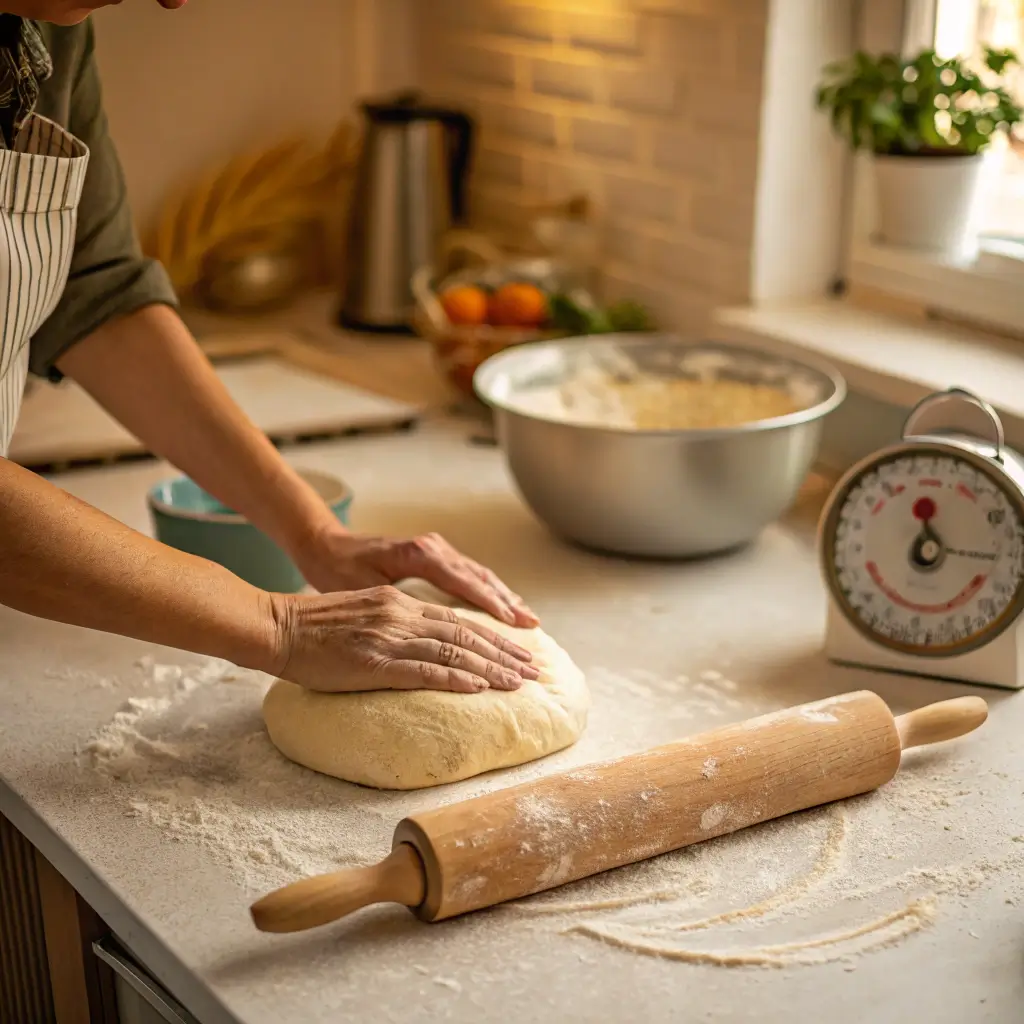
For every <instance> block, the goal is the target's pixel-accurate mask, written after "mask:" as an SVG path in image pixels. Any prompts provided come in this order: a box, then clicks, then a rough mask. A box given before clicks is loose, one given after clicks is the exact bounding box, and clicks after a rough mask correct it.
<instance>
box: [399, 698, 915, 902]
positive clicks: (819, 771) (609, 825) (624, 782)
mask: <svg viewBox="0 0 1024 1024" xmlns="http://www.w3.org/2000/svg"><path fill="white" fill-rule="evenodd" d="M899 763H900V737H899V733H898V731H897V729H896V726H895V723H894V721H893V716H892V713H891V712H890V710H889V708H888V707H887V705H886V704H885V702H884V701H883V700H882V699H881V698H880V697H878V696H876V695H875V694H873V693H869V692H859V693H852V694H845V695H843V696H842V697H838V698H832V699H829V700H824V701H820V702H818V703H816V704H809V705H803V706H802V707H799V708H793V709H790V710H786V711H780V712H776V713H774V714H770V715H765V716H763V717H761V718H755V719H751V720H748V721H745V722H741V723H738V724H737V725H734V726H728V727H726V728H724V729H716V730H715V731H714V732H711V733H705V734H701V735H698V736H693V737H691V738H689V739H686V740H683V741H681V742H679V743H672V744H669V745H667V746H663V747H658V748H657V749H655V750H651V751H648V752H647V753H643V754H632V755H628V756H626V757H622V758H618V759H617V760H614V761H608V762H604V763H602V764H595V765H588V766H587V767H585V768H581V769H578V770H576V771H570V772H566V773H563V774H560V775H554V776H551V777H549V778H547V779H541V780H538V781H534V782H529V783H524V784H523V785H520V786H516V787H513V788H511V789H504V790H499V791H497V792H494V793H488V794H486V795H484V796H480V797H476V798H475V799H473V800H467V801H465V802H462V803H458V804H453V805H450V806H448V807H441V808H438V809H436V810H433V811H426V812H424V813H422V814H417V815H413V816H412V817H410V818H406V819H405V820H403V821H402V822H400V823H399V825H398V828H397V829H396V831H395V837H394V845H395V846H396V847H397V846H398V844H400V843H409V844H411V845H412V846H413V847H414V848H415V849H416V851H417V852H418V853H419V855H420V857H421V858H422V861H423V866H424V869H425V872H426V879H427V885H426V898H425V900H424V901H423V903H422V904H421V905H420V906H419V907H418V908H416V913H417V914H418V915H419V916H420V917H421V918H423V919H424V920H427V921H436V920H441V919H443V918H446V917H452V916H454V915H456V914H463V913H466V912H467V911H471V910H478V909H480V908H482V907H486V906H491V905H493V904H495V903H501V902H503V901H505V900H509V899H515V898H518V897H521V896H525V895H528V894H531V893H535V892H540V891H542V890H544V889H550V888H552V887H554V886H557V885H562V884H564V883H566V882H571V881H575V880H576V879H579V878H585V877H586V876H588V875H593V874H597V873H598V872H600V871H607V870H609V869H610V868H615V867H619V866H621V865H624V864H631V863H633V862H635V861H638V860H643V859H644V858H647V857H653V856H656V855H657V854H660V853H665V852H667V851H669V850H674V849H677V848H679V847H681V846H688V845H690V844H691V843H698V842H701V841H703V840H705V839H711V838H714V837H715V836H718V835H723V834H725V833H727V832H734V831H736V830H737V829H739V828H744V827H746V826H748V825H753V824H756V823H758V822H761V821H767V820H769V819H771V818H777V817H780V816H781V815H784V814H791V813H792V812H794V811H800V810H804V809H805V808H808V807H815V806H817V805H818V804H823V803H828V802H830V801H833V800H840V799H844V798H846V797H850V796H856V795H858V794H860V793H866V792H869V791H870V790H873V789H876V788H877V787H878V786H881V785H883V784H884V783H886V782H888V781H889V780H890V779H891V778H892V777H893V776H894V775H895V774H896V771H897V769H898V768H899Z"/></svg>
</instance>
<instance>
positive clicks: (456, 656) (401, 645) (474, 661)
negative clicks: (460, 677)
mask: <svg viewBox="0 0 1024 1024" xmlns="http://www.w3.org/2000/svg"><path fill="white" fill-rule="evenodd" d="M394 657H396V658H397V659H399V660H400V661H419V662H424V663H426V664H431V665H440V666H442V667H444V668H449V669H453V670H455V671H458V672H465V673H468V674H470V675H473V676H476V677H478V678H480V679H482V680H484V683H485V685H486V686H490V687H492V688H493V689H495V690H518V689H519V687H520V686H522V685H523V678H524V677H523V674H522V673H521V672H520V671H519V670H517V669H515V668H513V667H511V665H504V664H502V663H501V662H500V661H492V660H491V659H490V658H488V657H485V656H484V655H482V654H477V653H476V652H475V651H471V650H468V649H467V648H465V647H460V646H459V645H457V644H455V643H452V642H451V641H449V640H438V639H427V638H422V639H417V640H402V641H399V642H398V643H397V644H395V645H394ZM505 657H506V658H507V655H506V656H505ZM509 660H510V661H511V659H509ZM521 667H522V668H524V669H528V668H529V666H526V665H523V666H521Z"/></svg>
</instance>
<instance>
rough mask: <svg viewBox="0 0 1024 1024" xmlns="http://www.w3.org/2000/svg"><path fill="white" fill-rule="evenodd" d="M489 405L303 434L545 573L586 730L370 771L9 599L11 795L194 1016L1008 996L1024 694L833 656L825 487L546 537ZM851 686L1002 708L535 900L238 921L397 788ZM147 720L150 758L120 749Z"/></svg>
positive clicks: (721, 1015) (653, 1013)
mask: <svg viewBox="0 0 1024 1024" xmlns="http://www.w3.org/2000/svg"><path fill="white" fill-rule="evenodd" d="M472 430H473V427H472V425H470V424H466V423H459V422H453V421H435V422H428V423H426V424H424V425H423V426H422V427H421V428H420V429H419V430H418V431H416V432H414V433H412V434H407V435H391V436H377V437H360V438H354V439H350V440H346V441H343V442H336V443H330V444H324V445H317V446H308V447H305V448H302V449H299V450H294V451H293V452H291V453H290V457H292V458H293V459H294V461H296V463H297V464H300V465H304V466H308V467H311V468H316V469H322V470H326V471H330V472H334V473H337V474H338V475H340V476H342V477H343V478H345V479H346V480H347V481H348V482H349V483H350V484H351V485H352V486H353V488H354V490H355V495H356V498H355V504H354V516H355V525H356V526H357V528H359V529H364V530H373V531H380V532H388V533H412V532H421V531H426V530H437V531H439V532H441V533H443V534H445V535H446V536H447V537H448V538H449V539H450V540H451V541H452V542H453V543H454V544H456V545H458V546H459V547H461V548H462V549H464V550H466V551H467V552H468V553H470V554H472V555H473V556H474V557H476V558H478V559H480V560H481V561H484V562H486V563H487V564H489V565H491V566H492V567H493V568H494V569H495V570H496V571H498V572H499V573H500V574H501V575H502V576H504V577H505V578H506V579H507V580H508V581H509V582H510V583H511V584H512V585H513V586H514V587H516V588H517V589H519V590H520V591H521V592H522V593H523V594H525V595H526V596H527V597H528V599H529V600H530V602H531V603H532V605H533V606H534V607H535V608H536V609H537V611H538V612H539V613H540V614H541V615H542V617H543V620H544V624H545V627H546V628H547V630H548V631H549V632H550V633H551V634H552V635H553V636H554V637H555V638H556V639H557V640H559V641H560V642H561V643H562V645H563V646H564V647H565V648H566V649H567V650H568V651H569V653H570V654H571V655H572V656H573V658H574V659H575V660H576V661H577V662H578V663H579V665H580V666H581V667H582V668H583V670H584V671H585V672H586V673H587V675H588V678H589V681H590V685H591V688H592V691H593V695H594V709H593V713H592V716H591V721H590V725H589V728H588V730H587V732H586V734H585V736H584V737H583V739H582V740H581V741H580V742H579V743H578V744H577V745H576V746H574V747H573V748H571V749H570V750H568V751H565V752H563V753H561V754H558V755H555V756H554V757H552V758H549V759H546V760H544V761H541V762H536V763H534V764H532V765H528V766H524V767H523V768H520V769H516V770H513V771H511V772H503V773H496V774H494V775H493V776H488V777H483V778H478V779H474V780H469V781H467V782H465V783H460V784H458V785H456V786H450V787H445V788H443V789H438V790H434V791H425V792H420V793H412V794H383V793H375V792H373V791H369V790H364V789H360V788H358V787H354V786H350V785H347V784H345V783H341V782H337V781H334V780H328V779H325V778H323V777H320V776H314V775H313V774H312V773H307V772H304V771H303V770H301V769H298V768H297V767H295V766H291V765H289V764H287V763H286V762H284V761H283V759H281V758H279V757H278V755H276V753H275V752H274V751H273V750H272V748H270V746H269V743H268V741H267V740H266V738H265V736H264V735H263V734H262V731H261V729H260V725H259V718H258V707H259V700H260V696H261V694H262V690H263V687H264V686H265V685H266V684H267V680H266V679H264V678H261V677H256V676H252V675H249V674H245V673H231V672H230V671H229V670H227V669H225V668H224V667H223V666H219V667H218V666H214V667H213V668H210V667H209V666H208V665H205V664H201V663H199V662H197V659H195V658H190V657H187V656H185V655H181V654H177V653H175V652H171V651H166V650H160V649H158V650H154V649H151V648H147V647H145V646H144V645H141V644H138V643H134V642H129V641H125V640H121V639H115V638H111V637H106V636H101V635H97V634H92V633H88V632H85V631H81V630H76V629H73V628H68V627H62V626H59V625H54V624H50V623H44V622H41V621H36V620H32V619H29V618H27V617H24V616H21V615H18V614H15V613H12V612H9V611H2V610H0V650H2V651H3V658H2V663H0V708H2V709H3V714H2V716H0V810H2V811H3V813H4V814H6V815H7V816H8V817H9V818H10V819H11V820H12V821H13V822H14V824H15V825H16V826H18V827H19V828H20V829H21V830H22V831H23V832H24V833H25V834H26V835H27V836H28V837H29V839H30V840H31V841H32V842H34V843H35V844H36V845H37V846H38V847H39V848H40V849H41V850H42V851H43V853H44V854H45V855H46V856H47V857H48V858H49V859H50V860H51V861H52V862H53V863H54V865H55V866H56V867H57V868H58V869H59V870H60V871H61V872H62V873H63V874H64V875H65V876H66V877H67V878H68V880H69V881H70V882H71V883H72V884H73V885H74V886H75V887H76V888H77V889H78V890H79V891H80V892H81V893H82V895H83V896H84V897H85V899H86V900H87V901H88V902H89V903H91V904H92V905H93V906H94V907H95V909H96V910H97V911H98V912H99V914H100V915H101V916H102V917H103V918H104V919H105V920H106V921H107V922H108V924H109V925H110V926H111V927H112V928H113V929H114V930H115V932H116V933H117V934H118V935H119V936H120V938H121V939H122V941H123V942H124V943H125V944H126V945H127V946H128V947H129V948H130V949H131V950H132V951H133V952H134V953H135V955H137V956H138V957H139V958H140V959H141V960H142V961H143V962H144V963H145V965H146V966H147V967H148V968H149V970H150V971H151V972H152V973H153V974H154V975H155V976H156V977H157V978H158V979H160V980H161V981H162V982H163V983H164V984H165V985H166V986H167V987H168V988H169V989H170V990H171V991H172V992H173V993H174V994H175V995H176V996H177V998H178V999H180V1000H181V1001H182V1003H183V1004H184V1005H185V1006H186V1007H187V1008H188V1009H189V1010H190V1011H191V1012H192V1013H194V1014H195V1015H196V1016H197V1017H198V1018H199V1019H200V1020H201V1021H203V1022H207V1024H226V1022H244V1024H280V1022H284V1021H287V1022H289V1024H301V1022H328V1021H330V1022H332V1024H333V1022H337V1021H345V1020H351V1021H375V1022H377V1021H382V1022H387V1021H395V1022H398V1021H402V1022H406V1021H409V1022H414V1021H415V1022H419V1021H447V1020H450V1021H473V1022H474V1024H488V1022H502V1024H505V1022H509V1021H516V1022H555V1021H558V1022H566V1021H644V1022H649V1024H657V1022H661V1021H684V1022H689V1021H705V1020H707V1021H758V1022H762V1024H783V1022H786V1024H790V1022H793V1021H811V1020H820V1019H825V1018H827V1019H828V1020H829V1021H831V1022H836V1024H844V1022H848V1024H853V1022H861V1021H865V1020H871V1021H872V1022H873V1024H885V1022H889V1021H892V1022H896V1021H906V1020H915V1021H929V1022H948V1024H967V1022H971V1024H973V1022H981V1021H993V1022H1009V1021H1016V1020H1019V1019H1020V1012H1021V1011H1020V1007H1021V1006H1024V973H1022V972H1021V969H1020V968H1021V963H1022V957H1024V916H1022V907H1021V902H1020V901H1021V899H1022V898H1024V883H1022V878H1024V873H1022V872H1021V867H1022V866H1024V816H1022V812H1024V795H1022V792H1024V743H1022V742H1021V739H1020V737H1021V735H1022V733H1024V695H1019V694H1009V693H1004V692H1000V691H980V690H972V689H971V688H967V687H960V686H954V685H951V684H945V683H935V682H928V681H925V680H918V679H910V678H895V677H889V676H883V675H877V674H870V673H867V672H861V671H858V670H852V669H842V668H838V667H835V666H831V665H829V664H827V663H826V662H825V660H824V659H823V656H822V654H821V650H820V647H821V640H822V628H823V623H824V604H823V593H822V585H821V583H820V581H819V578H818V574H817V569H816V564H815V558H814V551H813V528H814V512H815V510H814V507H813V504H814V503H813V502H810V503H809V504H804V505H803V506H798V507H797V508H796V509H795V510H794V511H793V512H792V513H791V514H790V515H789V516H788V517H787V518H786V519H785V520H783V521H782V522H781V523H779V524H777V525H775V526H772V527H771V528H769V529H768V530H766V531H765V533H764V534H763V536H762V537H761V538H760V540H759V541H758V542H757V543H756V544H755V545H753V546H752V547H750V548H748V549H746V550H744V551H741V552H739V553H737V554H734V555H731V556H729V557H725V558H720V559H714V560H708V561H701V562H694V563H689V564H664V563H653V562H630V561H624V560H617V559H613V558H606V557H602V556H599V555H595V554H590V553H587V552H584V551H581V550H577V549H575V548H572V547H570V546H568V545H565V544H563V543H561V542H560V541H557V540H556V539H554V538H553V537H551V536H550V535H549V534H548V533H547V532H546V530H545V529H544V528H543V527H542V526H540V525H539V524H538V523H537V522H536V521H535V520H534V519H533V517H532V516H531V515H530V513H529V512H528V511H527V510H526V509H525V508H524V506H523V505H522V504H521V503H520V501H519V500H518V498H517V497H516V496H515V494H514V492H513V491H512V489H511V488H510V485H509V481H508V479H507V476H506V473H505V470H504V467H503V464H502V458H501V454H500V452H499V451H497V450H496V449H493V448H487V447H479V446H473V445H471V444H469V443H468V442H467V438H468V436H469V434H470V433H472ZM166 472H167V470H166V467H163V466H161V465H159V464H153V463H150V464H134V465H128V466H121V467H113V468H109V469H104V470H97V471H88V472H80V473H76V474H72V475H68V476H67V477H65V478H63V479H62V480H60V482H61V483H62V485H63V486H66V487H67V488H68V489H69V490H70V491H72V492H73V493H75V494H77V495H79V496H80V497H82V498H84V499H86V500H88V501H91V502H93V503H95V504H96V505H98V506H99V507H101V508H103V509H105V510H106V511H108V512H110V513H111V514H113V515H115V516H117V517H118V518H120V519H122V520H124V521H125V522H128V523H129V524H131V525H133V526H137V527H140V528H146V527H147V523H146V515H145V508H144V504H143V495H144V491H145V487H146V485H148V484H149V483H151V482H152V481H154V480H156V479H158V478H160V477H162V476H163V475H165V473H166ZM220 677H224V678H222V679H221V680H220V681H215V680H216V679H218V678H220ZM860 688H870V689H874V690H875V691H876V692H878V693H880V694H881V695H882V696H883V697H884V698H885V699H886V700H887V701H889V703H890V704H891V705H892V706H893V708H894V709H895V710H897V711H901V710H906V709H909V708H911V707H916V706H919V705H921V704H925V703H928V702H930V701H933V700H939V699H943V698H945V697H950V696H955V695H958V694H961V693H969V692H982V693H983V695H984V696H986V697H987V698H988V699H989V700H990V701H991V708H992V714H991V717H990V720H989V722H988V723H987V724H986V725H985V726H984V727H983V729H982V730H980V731H979V732H978V733H975V734H973V735H971V736H968V737H965V738H964V739H962V740H959V741H956V742H954V743H950V744H947V745H945V746H943V747H941V748H936V749H931V750H927V751H920V752H917V753H914V754H910V755H908V756H907V757H906V759H905V764H904V767H903V769H902V771H901V773H900V774H899V775H898V776H897V778H896V780H894V781H893V782H892V783H890V784H889V785H888V786H887V787H885V788H884V789H882V790H880V791H879V792H877V793H875V794H872V795H870V796H868V797H864V798H860V799H857V800H853V801H848V802H847V803H846V804H844V805H842V806H837V807H833V808H831V809H823V810H816V811H811V812H807V813H805V814H801V815H797V816H794V817H792V818H789V819H785V820H782V821H779V822H776V823H771V824H769V825H766V826H761V827H759V828H755V829H751V830H747V832H745V833H740V834H737V835H735V836H732V837H725V838H723V839H720V840H714V841H712V842H709V843H705V844H701V845H700V846H698V847H694V848H691V849H690V850H687V851H682V852H680V853H676V854H671V855H668V856H666V857H662V858H658V859H657V860H655V861H649V862H645V863H644V864H642V865H638V866H634V867H630V868H625V869H622V870H620V871H617V872H613V873H610V874H607V875H604V876H599V877H598V878H596V879H592V880H586V881H584V882H581V883H577V884H576V885H574V886H569V887H566V888H563V889H561V890H556V891H554V892H551V893H548V894H542V895H541V896H539V897H536V898H534V899H533V900H531V901H527V902H525V903H521V904H517V905H512V906H510V907H505V908H497V909H494V910H490V911H486V912H481V913H477V914H474V915H471V916H470V917H467V918H464V919H457V920H453V921H449V922H445V923H442V924H436V925H427V924H422V923H420V922H419V921H417V920H416V919H415V918H414V917H413V916H412V915H411V914H409V913H408V912H407V911H405V910H403V909H401V908H396V907H382V908H373V909H370V910H367V911H364V912H362V913H360V914H358V915H356V916H355V917H353V918H351V919H349V920H348V921H345V922H340V923H338V924H336V925H333V926H329V927H326V928H323V929H320V930H317V931H314V932H310V933H307V934H304V935H297V936H268V935H261V934H259V933H257V932H256V931H255V930H254V928H253V927H252V925H251V922H250V920H249V916H248V905H249V903H250V902H251V901H252V899H253V898H254V897H256V896H258V895H260V894H261V893H262V892H263V891H264V890H265V889H267V888H270V887H272V886H273V885H276V884H278V883H279V882H283V881H287V880H289V879H290V878H294V877H298V875H299V874H300V873H301V871H302V870H303V869H305V868H306V867H308V866H309V865H316V866H318V867H321V868H323V867H327V866H330V865H331V864H332V863H339V862H342V863H346V862H347V863H354V862H359V861H365V860H367V859H372V858H374V857H376V856H377V855H379V854H382V853H383V852H384V851H385V850H386V849H387V847H388V844H389V840H390V835H391V831H392V829H393V826H394V824H395V823H396V822H397V821H398V819H399V818H400V817H402V816H403V815H404V814H406V813H409V812H410V811H413V810H416V809H420V808H423V807H427V806H431V805H433V804H435V803H436V802H439V801H451V800H455V799H459V798H462V797H464V796H466V795H469V794H475V793H479V792H482V791H485V790H488V789H491V788H495V787H499V786H503V785H507V784H509V782H510V781H512V780H518V779H524V778H530V777H536V776H537V775H539V774H542V773H547V772H551V771H556V770H560V769H562V768H565V767H567V766H572V765H578V764H581V763H586V762H589V761H593V760H597V759H604V758H606V757H609V756H613V755H617V754H622V753H626V752H629V751H633V750H638V749H642V748H646V747H650V746H654V745H656V744H659V743H663V742H667V741H669V740H672V739H675V738H678V737H681V736H684V735H686V734H691V733H694V732H697V731H700V730H703V729H706V728H713V727H715V726H717V725H720V724H724V723H726V722H728V721H732V720H736V719H740V718H745V717H749V716H751V715H754V714H758V713H761V712H763V711H767V710H773V709H776V708H780V707H784V706H787V705H791V704H795V703H800V702H803V701H806V700H812V699H817V698H820V697H823V696H826V695H832V694H837V693H841V692H844V691H849V690H855V689H860ZM129 701H133V703H131V704H129V703H128V702H129ZM204 702H205V703H204ZM175 714H178V717H177V718H175V717H174V715H175ZM115 716H120V717H117V718H115ZM154 729H163V732H162V733H161V734H160V736H156V734H155V733H154V732H153V730H154ZM104 730H106V731H104ZM112 730H113V732H112ZM147 730H148V731H147ZM175 730H178V731H179V732H180V735H179V736H177V737H176V735H175ZM186 735H187V738H188V742H187V743H184V741H183V742H182V745H177V746H176V745H175V740H176V738H177V739H181V737H182V736H186ZM112 736H114V737H115V740H116V741H115V740H112V739H111V737H112ZM97 737H98V739H99V742H97ZM154 737H156V738H155V739H154ZM161 737H162V740H161ZM129 740H130V741H131V744H133V745H132V747H131V749H132V751H133V752H134V753H135V754H136V755H139V756H142V755H146V757H148V758H149V759H148V761H145V763H144V765H143V767H141V768H140V767H139V764H138V763H136V762H132V764H135V768H133V769H132V770H131V771H129V770H128V768H129V767H131V765H130V764H129V763H128V762H119V761H118V756H119V751H120V749H121V748H119V747H118V746H117V744H118V743H122V744H123V743H124V742H126V741H129ZM182 750H185V751H186V752H190V756H185V757H182V756H181V751H182ZM119 764H120V766H121V768H120V769H118V765H119ZM253 766H256V769H254V767H253ZM260 766H262V767H260ZM117 775H120V777H114V776H117ZM232 813H233V814H234V815H235V817H232V816H231V814H232ZM225 815H227V817H225ZM730 957H731V958H733V959H739V960H754V961H758V962H759V963H760V964H761V966H723V965H722V963H723V961H725V960H728V959H729V958H730ZM702 961H703V962H702ZM764 964H769V965H772V966H764ZM826 1008H827V1009H826Z"/></svg>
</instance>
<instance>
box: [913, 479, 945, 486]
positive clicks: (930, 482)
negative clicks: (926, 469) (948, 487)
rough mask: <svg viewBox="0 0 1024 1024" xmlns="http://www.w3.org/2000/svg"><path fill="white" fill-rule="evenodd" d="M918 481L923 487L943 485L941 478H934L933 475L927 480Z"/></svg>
mask: <svg viewBox="0 0 1024 1024" xmlns="http://www.w3.org/2000/svg"><path fill="white" fill-rule="evenodd" d="M918 483H919V484H920V485H921V486H922V487H941V486H942V481H941V480H933V479H932V478H931V477H928V478H927V479H925V480H918Z"/></svg>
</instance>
